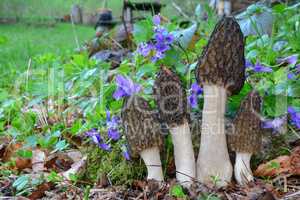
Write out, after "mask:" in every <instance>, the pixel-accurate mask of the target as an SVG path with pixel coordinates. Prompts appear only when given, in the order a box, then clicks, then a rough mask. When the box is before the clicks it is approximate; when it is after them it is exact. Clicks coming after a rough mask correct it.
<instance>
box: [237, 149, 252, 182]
mask: <svg viewBox="0 0 300 200" xmlns="http://www.w3.org/2000/svg"><path fill="white" fill-rule="evenodd" d="M251 156H252V153H241V152H237V153H236V158H235V165H234V176H235V180H236V181H237V182H238V184H240V185H245V184H247V183H248V182H250V181H253V174H252V171H251V167H250V160H251Z"/></svg>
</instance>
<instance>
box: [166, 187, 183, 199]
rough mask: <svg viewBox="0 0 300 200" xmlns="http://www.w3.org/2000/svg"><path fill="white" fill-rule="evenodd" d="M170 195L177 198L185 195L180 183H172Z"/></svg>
mask: <svg viewBox="0 0 300 200" xmlns="http://www.w3.org/2000/svg"><path fill="white" fill-rule="evenodd" d="M170 193H171V195H172V196H173V197H177V198H184V197H185V194H184V192H183V189H182V187H181V186H180V185H174V186H173V187H172V188H171V191H170Z"/></svg>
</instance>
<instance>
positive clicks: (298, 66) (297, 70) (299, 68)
mask: <svg viewBox="0 0 300 200" xmlns="http://www.w3.org/2000/svg"><path fill="white" fill-rule="evenodd" d="M295 68H296V74H300V64H298V65H296V67H295Z"/></svg>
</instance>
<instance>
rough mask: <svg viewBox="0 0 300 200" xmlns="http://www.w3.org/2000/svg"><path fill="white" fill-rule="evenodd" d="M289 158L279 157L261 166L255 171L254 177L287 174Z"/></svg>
mask: <svg viewBox="0 0 300 200" xmlns="http://www.w3.org/2000/svg"><path fill="white" fill-rule="evenodd" d="M290 167H291V164H290V157H289V156H279V157H278V158H276V159H274V160H271V161H269V162H267V163H264V164H261V165H259V166H258V168H257V169H256V170H255V172H254V175H255V176H270V177H273V176H277V175H279V174H283V173H288V172H289V170H290Z"/></svg>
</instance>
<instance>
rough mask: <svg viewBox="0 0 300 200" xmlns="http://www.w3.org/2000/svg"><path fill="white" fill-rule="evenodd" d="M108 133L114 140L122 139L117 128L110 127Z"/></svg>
mask: <svg viewBox="0 0 300 200" xmlns="http://www.w3.org/2000/svg"><path fill="white" fill-rule="evenodd" d="M107 135H108V137H109V138H111V139H112V140H114V141H117V140H119V139H120V133H119V131H118V130H117V129H114V128H109V129H108V131H107Z"/></svg>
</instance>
